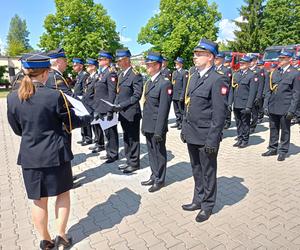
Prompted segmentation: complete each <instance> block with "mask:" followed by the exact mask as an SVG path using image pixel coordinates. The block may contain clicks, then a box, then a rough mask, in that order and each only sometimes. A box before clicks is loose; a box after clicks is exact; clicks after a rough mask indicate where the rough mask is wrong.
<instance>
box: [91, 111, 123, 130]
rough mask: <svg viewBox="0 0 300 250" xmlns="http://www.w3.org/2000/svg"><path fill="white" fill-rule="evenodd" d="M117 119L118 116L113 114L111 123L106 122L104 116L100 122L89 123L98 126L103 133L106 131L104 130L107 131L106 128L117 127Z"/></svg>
mask: <svg viewBox="0 0 300 250" xmlns="http://www.w3.org/2000/svg"><path fill="white" fill-rule="evenodd" d="M118 118H119V116H118V114H117V113H114V114H113V119H112V120H111V121H108V120H107V116H104V118H103V120H101V119H98V120H93V121H92V122H91V125H94V124H100V126H101V128H102V130H103V131H104V130H106V129H108V128H111V127H113V126H115V125H117V124H118V121H119V119H118Z"/></svg>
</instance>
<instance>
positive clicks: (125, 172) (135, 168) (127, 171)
mask: <svg viewBox="0 0 300 250" xmlns="http://www.w3.org/2000/svg"><path fill="white" fill-rule="evenodd" d="M139 169H140V167H133V166H128V167H127V168H125V169H124V170H123V173H124V174H130V173H132V172H134V171H136V170H139Z"/></svg>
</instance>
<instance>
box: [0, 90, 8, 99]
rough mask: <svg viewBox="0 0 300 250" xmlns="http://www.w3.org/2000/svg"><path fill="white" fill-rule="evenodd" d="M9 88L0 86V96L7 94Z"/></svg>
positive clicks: (3, 96)
mask: <svg viewBox="0 0 300 250" xmlns="http://www.w3.org/2000/svg"><path fill="white" fill-rule="evenodd" d="M8 93H9V90H8V89H2V88H0V98H6V96H7V95H8Z"/></svg>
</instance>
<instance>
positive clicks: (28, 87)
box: [18, 68, 49, 101]
mask: <svg viewBox="0 0 300 250" xmlns="http://www.w3.org/2000/svg"><path fill="white" fill-rule="evenodd" d="M48 70H49V69H48V68H41V69H24V73H25V76H24V78H23V79H22V81H21V85H20V88H19V90H18V96H19V99H20V100H21V101H26V100H28V99H29V98H30V97H31V96H33V95H34V93H35V86H34V84H33V83H32V79H31V78H32V77H37V76H39V75H41V74H43V73H44V72H45V71H48Z"/></svg>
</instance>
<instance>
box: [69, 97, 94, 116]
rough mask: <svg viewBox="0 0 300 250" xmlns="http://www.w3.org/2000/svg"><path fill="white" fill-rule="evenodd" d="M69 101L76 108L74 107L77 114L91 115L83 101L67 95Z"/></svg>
mask: <svg viewBox="0 0 300 250" xmlns="http://www.w3.org/2000/svg"><path fill="white" fill-rule="evenodd" d="M65 96H66V98H67V99H68V101H69V102H70V103H71V104H72V106H73V107H74V108H72V109H73V110H74V112H75V114H76V115H77V116H85V115H89V112H88V111H87V109H86V108H85V106H84V105H83V103H82V102H81V101H79V100H77V99H75V98H73V97H71V96H69V95H65Z"/></svg>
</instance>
